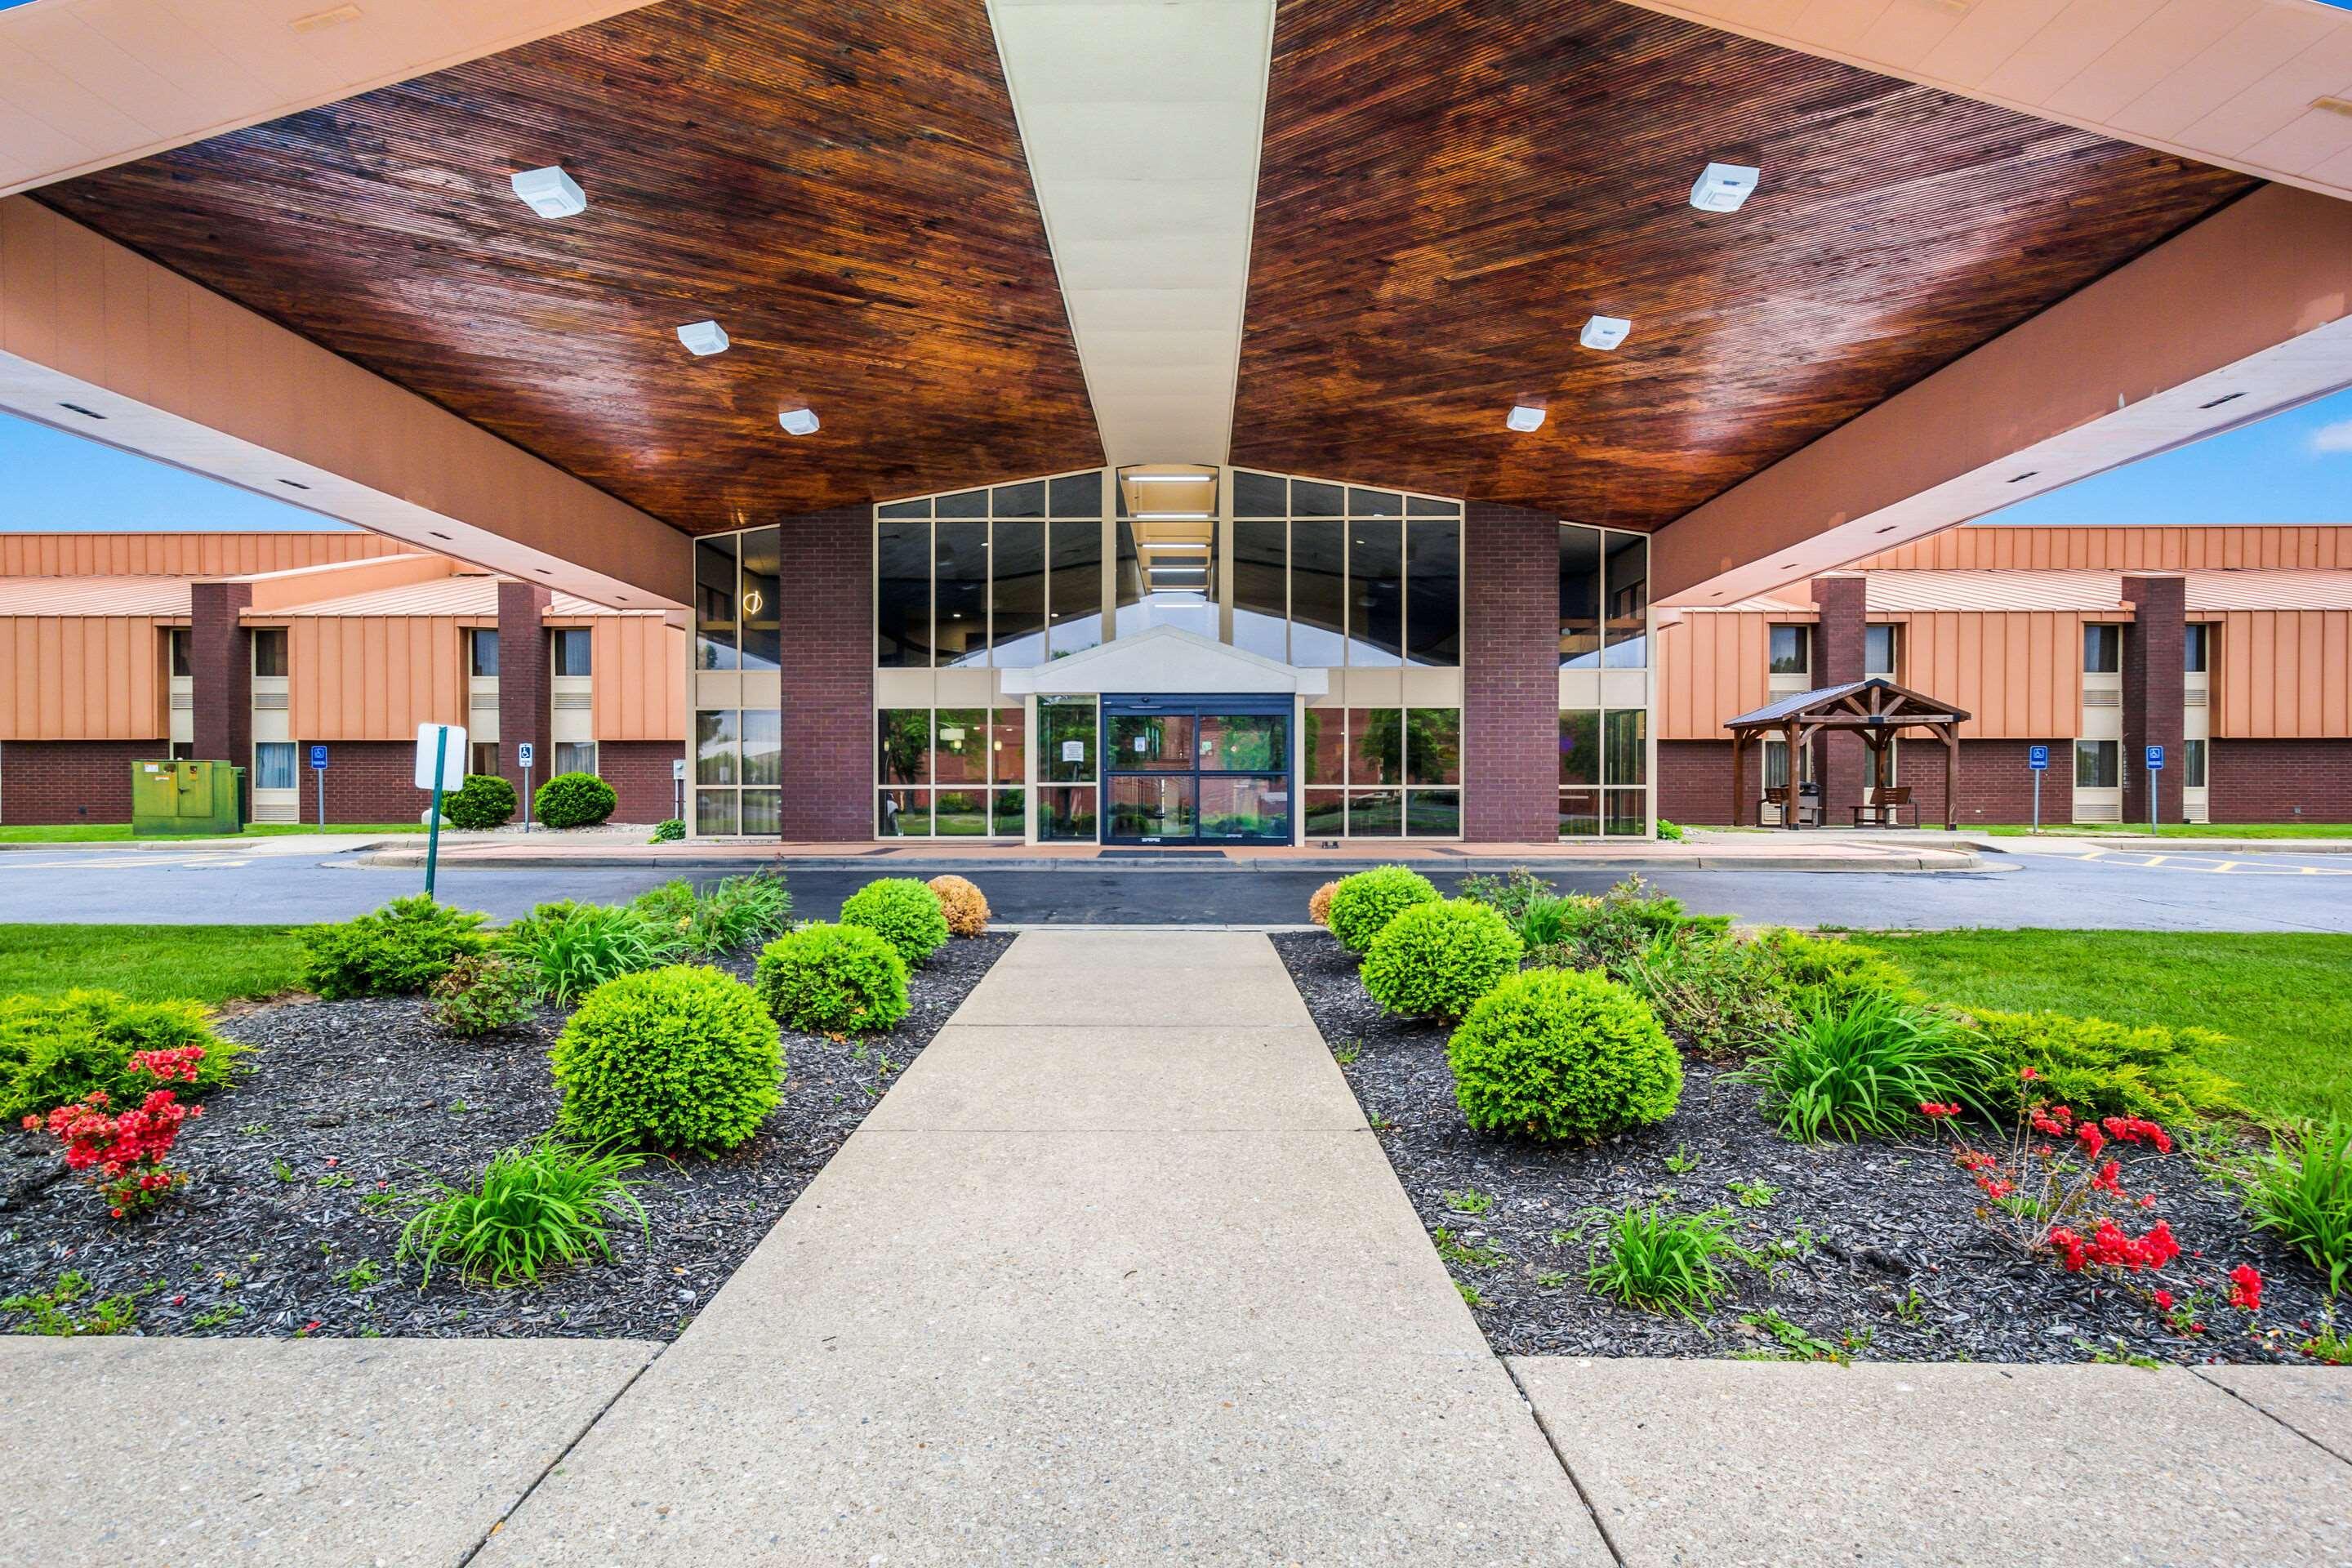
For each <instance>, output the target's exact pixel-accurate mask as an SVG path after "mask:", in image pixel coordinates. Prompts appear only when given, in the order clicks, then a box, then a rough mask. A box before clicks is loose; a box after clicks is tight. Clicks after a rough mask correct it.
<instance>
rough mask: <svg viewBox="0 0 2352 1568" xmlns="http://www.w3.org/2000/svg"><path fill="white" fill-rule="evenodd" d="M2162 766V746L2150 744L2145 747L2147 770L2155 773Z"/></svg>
mask: <svg viewBox="0 0 2352 1568" xmlns="http://www.w3.org/2000/svg"><path fill="white" fill-rule="evenodd" d="M2163 766H2164V748H2163V747H2162V746H2150V747H2149V748H2148V749H2147V771H2148V772H2149V773H2155V772H2156V771H2157V770H2158V769H2159V768H2161V767H2163Z"/></svg>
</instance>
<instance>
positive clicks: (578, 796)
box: [530, 773, 621, 828]
mask: <svg viewBox="0 0 2352 1568" xmlns="http://www.w3.org/2000/svg"><path fill="white" fill-rule="evenodd" d="M620 804H621V797H620V796H619V795H614V793H613V786H612V785H611V784H606V783H605V782H604V780H603V779H600V778H598V777H597V776H596V775H595V774H594V773H558V774H556V775H555V776H554V777H553V778H551V779H550V780H548V781H547V782H546V783H545V784H541V785H540V786H539V791H538V793H537V794H535V795H532V796H531V797H530V808H531V810H533V811H534V812H537V813H538V814H539V825H540V826H541V827H559V828H561V827H593V826H596V825H597V824H598V823H600V822H602V821H604V819H605V818H606V817H608V816H612V815H613V808H614V806H617V805H620Z"/></svg>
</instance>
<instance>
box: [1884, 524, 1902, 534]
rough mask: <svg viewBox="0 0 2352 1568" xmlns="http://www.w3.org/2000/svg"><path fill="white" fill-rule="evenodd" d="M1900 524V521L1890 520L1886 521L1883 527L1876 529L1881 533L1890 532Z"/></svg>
mask: <svg viewBox="0 0 2352 1568" xmlns="http://www.w3.org/2000/svg"><path fill="white" fill-rule="evenodd" d="M1901 526H1902V524H1900V523H1895V522H1890V523H1888V524H1887V525H1886V526H1885V528H1882V529H1880V530H1879V532H1881V533H1892V532H1894V531H1895V530H1896V529H1897V528H1900V527H1901Z"/></svg>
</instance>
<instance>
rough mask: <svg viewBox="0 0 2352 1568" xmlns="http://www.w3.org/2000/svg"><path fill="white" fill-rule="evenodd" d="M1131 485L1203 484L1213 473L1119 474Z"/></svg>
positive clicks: (1212, 477)
mask: <svg viewBox="0 0 2352 1568" xmlns="http://www.w3.org/2000/svg"><path fill="white" fill-rule="evenodd" d="M1119 478H1120V479H1125V480H1126V481H1127V482H1128V483H1129V484H1131V485H1205V484H1207V483H1208V482H1209V481H1210V480H1211V479H1214V478H1216V476H1215V475H1214V474H1121V475H1120V476H1119Z"/></svg>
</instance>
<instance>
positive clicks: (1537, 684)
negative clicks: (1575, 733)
mask: <svg viewBox="0 0 2352 1568" xmlns="http://www.w3.org/2000/svg"><path fill="white" fill-rule="evenodd" d="M1465 525H1466V537H1465V541H1464V550H1465V556H1466V560H1465V570H1466V572H1467V573H1468V574H1469V575H1468V581H1467V583H1465V585H1464V587H1465V591H1464V594H1463V604H1464V615H1463V627H1462V836H1463V837H1465V838H1467V839H1471V840H1474V841H1477V842H1483V843H1490V844H1513V843H1538V842H1541V841H1543V840H1547V839H1550V838H1553V837H1557V836H1558V834H1559V520H1558V519H1557V518H1555V517H1553V516H1551V515H1550V514H1549V513H1547V512H1534V511H1528V510H1523V509H1521V508H1517V507H1507V506H1493V505H1489V504H1487V503H1486V502H1483V501H1472V502H1471V503H1470V506H1469V511H1468V515H1467V517H1466V518H1465Z"/></svg>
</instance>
